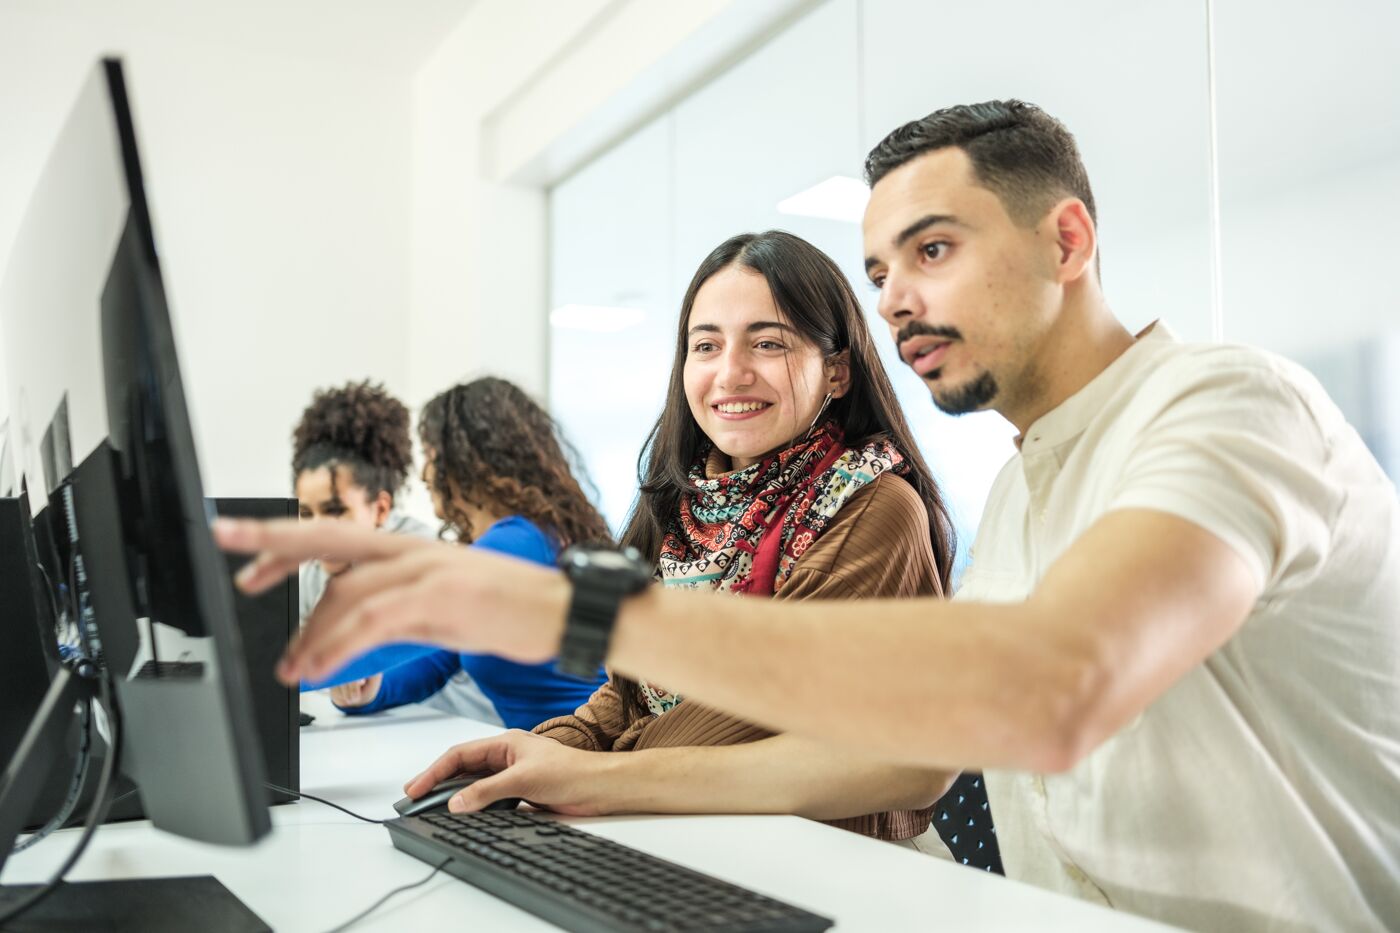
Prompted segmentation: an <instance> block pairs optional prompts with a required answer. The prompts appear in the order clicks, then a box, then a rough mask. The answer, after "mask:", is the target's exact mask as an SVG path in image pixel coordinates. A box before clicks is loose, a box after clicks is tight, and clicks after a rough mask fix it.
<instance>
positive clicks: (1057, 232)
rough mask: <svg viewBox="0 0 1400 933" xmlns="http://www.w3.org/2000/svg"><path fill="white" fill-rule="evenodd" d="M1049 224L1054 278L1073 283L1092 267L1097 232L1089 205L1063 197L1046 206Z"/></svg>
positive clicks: (1097, 240)
mask: <svg viewBox="0 0 1400 933" xmlns="http://www.w3.org/2000/svg"><path fill="white" fill-rule="evenodd" d="M1047 220H1048V222H1049V223H1050V224H1051V225H1052V227H1051V229H1052V230H1053V232H1054V236H1055V245H1056V247H1057V248H1058V250H1059V262H1058V265H1057V275H1056V278H1057V279H1059V281H1060V282H1062V283H1068V282H1073V281H1074V280H1075V279H1078V278H1079V277H1080V276H1081V275H1083V274H1084V273H1085V271H1086V270H1088V271H1090V272H1092V271H1093V270H1094V269H1095V263H1094V259H1095V257H1096V256H1097V255H1098V249H1099V232H1098V230H1097V229H1096V228H1095V226H1094V219H1093V218H1092V217H1090V216H1089V208H1088V207H1086V206H1085V205H1084V202H1083V201H1081V200H1079V199H1078V198H1065V199H1064V200H1063V201H1061V202H1060V203H1058V204H1056V205H1055V206H1054V207H1053V208H1051V209H1050V213H1049V215H1048V217H1047Z"/></svg>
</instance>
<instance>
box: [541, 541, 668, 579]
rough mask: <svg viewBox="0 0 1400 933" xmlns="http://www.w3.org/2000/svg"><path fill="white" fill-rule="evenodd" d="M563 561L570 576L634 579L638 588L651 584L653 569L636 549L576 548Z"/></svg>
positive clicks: (565, 554)
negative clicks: (586, 575)
mask: <svg viewBox="0 0 1400 933" xmlns="http://www.w3.org/2000/svg"><path fill="white" fill-rule="evenodd" d="M563 561H564V567H565V568H566V569H567V570H568V571H569V573H570V575H573V574H575V573H587V574H589V575H601V576H602V577H604V578H615V577H621V578H623V579H633V580H635V581H636V586H637V588H640V587H641V586H645V585H646V584H647V583H649V582H651V576H652V575H651V568H649V567H648V566H647V565H646V562H645V561H643V560H642V555H641V554H639V553H637V549H636V548H631V547H629V548H623V549H622V550H621V551H614V550H612V549H611V548H593V547H575V548H570V549H569V550H568V551H566V552H565V553H564V558H563Z"/></svg>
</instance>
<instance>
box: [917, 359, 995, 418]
mask: <svg viewBox="0 0 1400 933" xmlns="http://www.w3.org/2000/svg"><path fill="white" fill-rule="evenodd" d="M937 375H938V371H937V370H934V371H933V372H931V373H929V374H928V376H929V377H936V376H937ZM925 378H928V377H925ZM930 389H931V390H932V392H933V404H935V405H937V406H938V409H939V411H941V412H943V413H944V414H947V415H966V414H968V413H969V412H974V411H981V410H982V409H984V408H986V407H987V406H988V405H990V404H991V402H992V399H994V398H996V397H997V392H998V391H1000V389H999V388H998V386H997V380H996V377H995V376H993V375H992V374H991V373H989V372H986V371H985V370H984V371H983V372H982V375H980V376H978V377H977V378H976V379H974V380H972V381H971V382H967V383H964V384H963V385H960V386H958V387H957V388H955V389H951V390H949V391H947V392H940V391H939V390H938V388H937V387H936V386H930Z"/></svg>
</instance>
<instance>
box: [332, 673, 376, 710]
mask: <svg viewBox="0 0 1400 933" xmlns="http://www.w3.org/2000/svg"><path fill="white" fill-rule="evenodd" d="M383 682H384V675H383V674H371V675H370V676H368V677H364V678H362V679H360V680H352V681H350V682H349V683H348V684H341V685H340V686H338V687H332V688H331V702H332V703H334V704H335V705H336V706H338V707H340V708H341V709H353V708H354V707H356V706H364V705H365V704H366V703H372V702H374V698H375V697H377V696H379V685H380V684H382V683H383Z"/></svg>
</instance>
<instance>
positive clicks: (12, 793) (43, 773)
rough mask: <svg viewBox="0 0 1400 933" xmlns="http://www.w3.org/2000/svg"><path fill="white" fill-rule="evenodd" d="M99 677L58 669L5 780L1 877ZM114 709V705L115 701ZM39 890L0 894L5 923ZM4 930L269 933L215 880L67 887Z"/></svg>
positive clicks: (99, 804) (1, 781)
mask: <svg viewBox="0 0 1400 933" xmlns="http://www.w3.org/2000/svg"><path fill="white" fill-rule="evenodd" d="M101 676H102V675H101V674H99V673H97V672H95V671H92V672H85V673H83V674H80V673H78V672H76V671H74V670H73V669H72V668H70V667H68V666H67V665H64V666H63V667H61V668H59V671H58V674H57V675H56V676H55V677H54V679H53V682H52V683H51V684H50V685H49V690H48V692H47V693H46V694H45V695H44V702H43V703H42V704H40V706H39V710H38V712H36V713H35V714H34V718H33V720H32V721H31V722H30V724H29V729H28V730H27V731H26V732H25V734H24V738H23V739H22V740H21V741H20V744H19V749H18V750H17V751H16V752H15V756H14V758H13V759H11V761H10V763H9V765H8V766H7V767H6V768H5V773H4V775H3V777H0V871H3V870H4V867H5V862H6V861H7V860H8V859H9V857H10V855H11V853H12V852H13V850H14V846H15V841H16V840H17V839H18V838H19V836H20V833H21V832H22V831H23V829H24V826H25V824H26V823H27V822H28V820H29V815H30V812H31V811H32V810H33V807H34V803H35V801H36V800H37V799H38V797H39V792H40V790H41V789H42V788H43V786H44V782H45V781H47V780H48V778H49V773H50V772H51V771H52V770H53V767H54V764H55V762H59V761H63V760H65V758H66V745H65V743H66V738H67V735H68V729H69V726H70V724H71V722H72V718H73V710H74V708H75V707H76V706H77V704H79V703H89V704H96V703H97V697H98V693H99V677H101ZM112 702H113V703H115V702H116V700H115V697H113V698H112ZM119 749H120V740H119V739H118V740H117V741H115V742H114V743H113V748H111V749H109V754H114V755H115V754H120V751H119ZM112 766H113V767H119V766H120V762H113V763H112ZM111 802H112V790H111V788H110V787H109V788H108V790H107V793H106V794H104V795H103V797H102V799H100V800H98V799H94V800H93V807H95V808H97V809H98V810H99V811H100V812H98V813H96V814H92V815H91V816H90V817H89V819H90V820H95V821H96V822H97V823H98V824H100V823H101V822H102V821H103V820H105V819H106V816H107V809H108V807H109V806H110V805H111ZM41 844H42V843H41ZM38 887H40V886H39V885H8V886H0V915H3V914H4V912H5V910H6V909H7V908H9V907H11V906H13V905H14V904H16V903H18V902H19V901H21V900H23V899H24V897H26V896H27V895H28V894H29V893H31V892H32V891H35V890H37V888H38ZM5 929H6V930H7V931H24V930H87V929H103V930H110V931H128V930H129V931H132V933H136V931H155V930H170V931H185V930H194V929H199V930H213V931H220V933H222V931H230V933H233V931H237V933H244V931H248V933H252V931H257V933H263V931H270V930H271V929H272V928H271V927H269V926H268V925H267V924H266V923H264V922H263V921H262V920H261V919H260V918H259V917H258V916H257V914H255V913H253V912H252V910H250V909H249V908H248V906H247V905H246V904H244V903H243V902H242V901H241V900H239V899H238V898H237V897H235V896H234V895H233V894H232V893H231V892H230V891H229V890H228V888H226V887H224V886H223V885H222V884H220V883H219V882H218V880H217V879H215V878H214V877H213V876H211V875H197V876H191V877H180V878H137V879H129V880H120V881H82V882H75V883H68V882H65V883H63V884H60V885H59V886H58V888H57V889H56V890H54V891H53V892H52V893H50V894H49V895H48V896H47V897H45V898H44V899H43V900H42V901H41V902H39V904H37V905H36V906H35V907H33V908H31V909H30V910H28V911H26V912H25V913H24V914H22V915H21V916H20V917H19V918H18V919H16V920H14V921H11V922H10V923H8V924H6V925H5Z"/></svg>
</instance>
